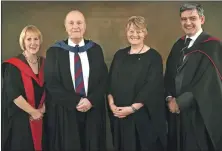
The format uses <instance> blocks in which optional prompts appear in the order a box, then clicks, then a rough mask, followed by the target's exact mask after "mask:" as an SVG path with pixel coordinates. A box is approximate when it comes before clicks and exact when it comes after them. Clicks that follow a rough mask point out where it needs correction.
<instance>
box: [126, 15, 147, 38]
mask: <svg viewBox="0 0 222 151" xmlns="http://www.w3.org/2000/svg"><path fill="white" fill-rule="evenodd" d="M131 25H133V26H135V27H136V28H137V29H139V30H143V32H144V33H145V34H147V32H148V31H147V23H146V20H145V18H144V17H142V16H131V17H130V18H129V19H128V22H127V25H126V30H129V28H130V26H131Z"/></svg>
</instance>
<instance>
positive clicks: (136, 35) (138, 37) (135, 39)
mask: <svg viewBox="0 0 222 151" xmlns="http://www.w3.org/2000/svg"><path fill="white" fill-rule="evenodd" d="M145 37H146V33H145V32H144V30H143V29H138V28H136V27H135V26H134V25H130V26H129V28H128V30H127V39H128V41H129V43H130V44H131V45H139V44H142V43H143V42H144V39H145Z"/></svg>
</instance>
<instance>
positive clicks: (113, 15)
mask: <svg viewBox="0 0 222 151" xmlns="http://www.w3.org/2000/svg"><path fill="white" fill-rule="evenodd" d="M181 4H182V2H2V59H3V60H5V59H7V58H9V57H12V56H14V55H17V54H18V53H20V47H19V43H18V39H19V35H20V32H21V30H22V29H23V28H24V27H25V26H26V25H28V24H34V25H36V26H37V27H38V28H39V29H40V30H41V32H42V33H43V39H44V41H43V45H42V50H41V52H40V54H41V55H45V52H46V50H47V48H48V47H49V46H50V45H52V44H53V43H54V42H55V41H57V40H61V39H65V38H66V33H65V30H64V26H63V21H64V17H65V15H66V13H67V12H68V11H70V10H72V9H79V10H80V11H82V12H83V13H84V15H85V17H86V20H87V32H86V38H89V39H92V40H94V41H95V42H97V43H99V44H100V45H101V46H102V48H103V50H104V55H105V59H106V62H107V64H108V65H109V64H110V62H111V60H112V57H113V54H114V53H115V52H116V51H117V50H118V49H119V48H122V47H125V46H127V41H126V38H125V32H124V27H125V23H126V21H127V19H128V18H129V17H130V16H132V15H142V16H144V17H145V18H146V19H147V21H148V29H149V33H148V34H149V37H148V38H147V40H146V44H148V45H149V46H151V47H153V48H155V49H157V50H158V51H159V52H160V54H161V55H162V57H163V60H164V63H165V61H166V59H167V56H168V54H169V51H170V48H171V46H172V44H173V42H175V40H176V39H177V38H178V37H180V36H181V35H182V34H183V33H182V31H181V29H180V23H179V13H178V10H179V7H180V5H181ZM201 4H202V5H203V7H204V10H205V16H206V24H205V25H204V29H205V30H206V31H207V32H209V33H210V34H213V35H214V36H216V37H218V38H220V39H222V30H221V27H222V19H221V18H222V15H221V14H222V9H221V8H222V2H202V3H201Z"/></svg>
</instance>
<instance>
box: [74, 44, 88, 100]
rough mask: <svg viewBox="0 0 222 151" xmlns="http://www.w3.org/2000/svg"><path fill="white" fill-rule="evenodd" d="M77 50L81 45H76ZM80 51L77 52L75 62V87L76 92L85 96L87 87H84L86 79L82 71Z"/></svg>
mask: <svg viewBox="0 0 222 151" xmlns="http://www.w3.org/2000/svg"><path fill="white" fill-rule="evenodd" d="M75 47H77V50H79V46H78V45H76V46H75ZM78 52H79V51H77V52H75V57H74V64H75V89H76V93H78V94H80V96H85V95H86V93H85V87H84V79H83V73H82V64H81V60H80V57H79V54H78Z"/></svg>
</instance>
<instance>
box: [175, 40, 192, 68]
mask: <svg viewBox="0 0 222 151" xmlns="http://www.w3.org/2000/svg"><path fill="white" fill-rule="evenodd" d="M191 40H192V39H191V38H187V39H186V40H185V43H184V47H183V48H182V49H181V51H180V60H179V63H178V65H177V69H178V68H180V67H181V66H182V64H183V59H184V51H185V50H186V49H187V48H188V46H189V44H190V41H191Z"/></svg>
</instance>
